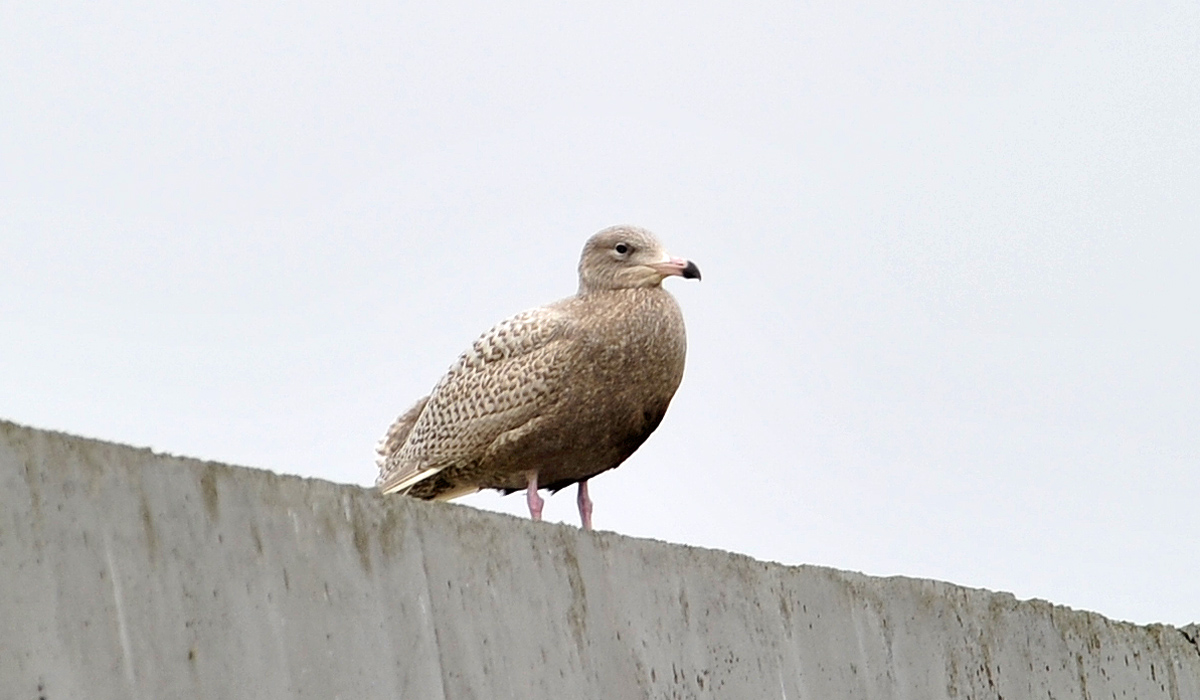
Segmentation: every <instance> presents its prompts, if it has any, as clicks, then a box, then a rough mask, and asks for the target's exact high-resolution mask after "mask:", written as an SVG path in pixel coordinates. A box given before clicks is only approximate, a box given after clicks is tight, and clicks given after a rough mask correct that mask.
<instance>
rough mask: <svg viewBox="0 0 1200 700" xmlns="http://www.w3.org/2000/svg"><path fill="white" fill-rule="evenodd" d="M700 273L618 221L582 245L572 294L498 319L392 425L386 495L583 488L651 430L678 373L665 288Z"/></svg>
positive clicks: (382, 475)
mask: <svg viewBox="0 0 1200 700" xmlns="http://www.w3.org/2000/svg"><path fill="white" fill-rule="evenodd" d="M671 275H679V276H681V277H684V278H688V279H700V270H699V268H697V267H696V265H695V263H692V262H690V261H688V260H683V259H680V258H673V257H671V256H670V255H668V254H667V252H666V251H665V250H664V249H663V247H662V245H661V244H660V243H659V242H658V240H657V239H655V238H654V236H653V234H651V233H650V232H649V231H646V230H644V229H640V228H636V227H633V226H614V227H612V228H606V229H604V230H603V231H600V232H599V233H597V234H596V235H594V236H592V237H591V238H590V239H588V242H587V244H585V245H584V247H583V254H582V255H581V256H580V258H579V291H578V292H577V293H576V294H575V296H572V297H568V298H566V299H563V300H561V301H557V302H555V303H553V304H550V305H549V306H543V307H541V308H537V309H532V310H530V311H525V312H522V313H519V314H517V315H515V316H512V317H511V318H508V319H505V320H503V321H501V322H500V323H498V324H497V325H496V326H495V327H493V328H492V329H491V330H489V331H488V332H486V333H484V334H483V335H482V336H480V338H479V339H478V340H476V341H475V343H474V344H473V345H472V346H471V347H470V348H469V349H468V350H467V351H466V352H464V353H463V354H462V355H461V356H460V357H459V358H458V361H457V362H456V363H454V366H452V367H451V368H450V371H449V372H447V373H446V376H444V377H442V380H441V381H440V382H438V384H437V386H435V387H434V388H433V391H432V392H430V394H429V396H426V397H425V398H423V399H421V400H420V401H417V403H416V404H415V405H414V406H413V407H412V408H410V409H408V410H407V411H405V412H404V413H403V414H402V415H401V416H400V417H399V418H397V419H396V421H395V422H394V423H392V426H391V427H390V428H388V431H387V434H386V435H384V436H383V439H382V440H380V442H379V446H378V447H377V448H376V451H377V452H378V453H379V456H378V459H377V462H378V464H379V479H378V480H377V481H376V484H377V485H378V487H379V489H380V490H381V491H382V492H383V493H396V492H399V493H405V494H408V495H410V496H414V497H416V498H423V499H427V500H429V499H435V500H449V499H451V498H456V497H458V496H465V495H466V494H469V493H474V492H475V491H478V490H480V489H500V490H502V491H504V492H506V493H512V492H513V491H519V490H521V489H525V490H526V499H527V500H528V503H529V515H530V517H531V518H533V519H534V520H541V517H542V503H543V501H542V498H541V497H540V496H539V495H538V488H539V487H540V488H547V489H550V490H551V491H552V492H556V491H558V490H559V489H562V488H565V487H567V486H570V485H571V484H575V483H578V484H579V496H578V503H579V517H580V520H581V521H582V523H583V528H584V529H586V530H590V529H591V528H592V502H591V499H589V498H588V492H587V482H588V479H590V478H592V477H593V476H595V475H597V474H599V473H600V472H603V471H607V470H609V469H612V468H613V467H616V466H617V465H619V464H621V462H624V461H625V459H626V458H628V457H629V455H631V454H633V452H634V450H636V449H637V448H638V447H640V446H641V444H642V443H643V442H645V440H646V438H648V437H650V433H652V432H654V429H655V428H657V427H658V424H659V423H660V422H661V421H662V419H663V415H664V414H665V413H666V411H667V406H668V405H669V404H670V403H671V397H673V396H674V395H675V390H676V389H677V388H679V382H680V380H681V379H682V378H683V363H684V355H685V354H686V350H687V341H686V338H685V336H684V330H683V315H682V314H681V313H680V311H679V305H678V304H677V303H676V302H675V298H674V297H672V296H671V295H670V294H669V293H667V291H666V290H664V289H663V288H662V281H663V280H664V279H665V278H667V277H670V276H671Z"/></svg>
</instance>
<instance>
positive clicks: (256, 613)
mask: <svg viewBox="0 0 1200 700" xmlns="http://www.w3.org/2000/svg"><path fill="white" fill-rule="evenodd" d="M0 587H2V590H3V595H2V597H0V699H4V700H7V698H14V699H21V700H34V699H44V700H59V699H64V700H65V699H74V698H120V699H122V700H125V699H127V698H134V699H137V698H203V699H208V698H213V699H216V698H322V699H328V698H355V699H359V698H443V697H444V698H481V699H482V698H488V699H492V698H520V699H525V698H555V699H558V698H605V699H613V698H615V699H621V698H913V699H921V700H924V699H927V698H928V699H935V698H997V699H998V698H1004V699H1005V700H1017V699H1019V698H1058V699H1066V698H1080V699H1084V698H1091V699H1097V700H1098V699H1101V698H1103V699H1108V698H1113V699H1124V698H1164V699H1165V698H1170V699H1172V700H1181V699H1182V700H1188V699H1192V700H1200V651H1198V650H1197V646H1196V644H1195V643H1194V642H1193V641H1191V640H1189V638H1188V636H1189V635H1190V636H1191V639H1195V633H1196V631H1197V630H1196V628H1195V627H1189V628H1188V629H1186V630H1183V631H1181V630H1178V629H1174V628H1172V627H1162V626H1152V627H1138V626H1135V625H1130V624H1124V623H1118V622H1112V621H1110V620H1107V619H1105V618H1103V617H1100V616H1099V615H1095V614H1091V613H1087V612H1077V611H1073V610H1069V609H1067V608H1062V607H1055V606H1052V605H1050V604H1048V603H1044V602H1038V601H1018V600H1016V599H1014V598H1013V597H1012V596H1010V595H1007V594H1002V593H991V592H988V591H983V590H974V589H966V588H960V587H958V586H953V585H950V584H946V583H940V582H936V581H922V580H916V579H906V578H888V579H881V578H872V577H869V576H863V575H860V574H855V573H848V572H843V571H834V570H831V569H824V568H819V567H812V566H801V567H785V566H779V565H776V564H764V563H762V562H758V561H754V560H752V559H749V558H746V557H743V556H738V555H734V554H728V553H725V552H717V551H708V550H702V549H694V548H690V547H681V546H676V545H669V544H663V543H661V542H652V541H644V540H635V539H629V538H626V537H621V536H619V535H614V534H608V533H595V534H588V533H583V532H580V531H579V530H577V529H576V528H574V527H569V526H557V525H543V524H534V523H530V522H528V521H524V520H518V519H514V518H510V517H507V516H503V515H495V514H491V513H484V512H479V511H475V510H472V509H469V508H463V507H457V506H453V505H446V504H429V503H419V502H414V501H411V500H410V499H406V498H402V497H391V498H381V497H379V496H377V495H376V494H375V493H374V492H372V491H369V490H364V489H360V488H356V487H351V486H339V485H336V484H331V483H327V482H323V481H315V480H306V479H300V478H295V477H286V476H279V475H276V474H271V473H268V472H263V471H257V470H253V469H242V468H236V467H229V466H224V465H220V464H213V463H206V462H200V461H196V460H191V459H182V458H177V457H170V456H166V455H160V454H155V453H153V452H150V451H148V450H139V449H134V448H130V447H125V446H121V445H113V444H108V443H103V442H97V441H93V440H85V439H81V438H75V437H70V436H66V435H61V434H57V433H48V432H43V431H38V430H32V429H28V428H23V427H20V426H16V425H13V424H10V423H0Z"/></svg>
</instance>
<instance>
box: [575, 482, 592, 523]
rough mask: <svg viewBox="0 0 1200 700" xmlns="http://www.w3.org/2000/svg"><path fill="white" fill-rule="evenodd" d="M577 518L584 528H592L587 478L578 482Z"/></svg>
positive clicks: (590, 500) (590, 501)
mask: <svg viewBox="0 0 1200 700" xmlns="http://www.w3.org/2000/svg"><path fill="white" fill-rule="evenodd" d="M576 500H577V501H578V502H579V520H580V521H581V522H582V523H583V529H584V530H591V529H592V499H590V498H588V493H587V479H584V480H583V481H581V482H579V498H578V499H576Z"/></svg>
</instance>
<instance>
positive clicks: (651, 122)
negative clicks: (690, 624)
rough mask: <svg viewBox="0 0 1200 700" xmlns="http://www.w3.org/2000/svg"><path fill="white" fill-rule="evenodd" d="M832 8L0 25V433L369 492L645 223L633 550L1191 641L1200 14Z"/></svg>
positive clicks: (88, 10)
mask: <svg viewBox="0 0 1200 700" xmlns="http://www.w3.org/2000/svg"><path fill="white" fill-rule="evenodd" d="M827 5H828V7H820V6H815V7H801V6H800V5H799V4H798V3H791V2H787V3H784V2H776V3H757V4H754V5H751V6H748V5H746V4H744V3H743V4H740V5H731V4H728V3H675V4H671V3H645V2H636V3H624V2H615V3H605V4H603V5H602V6H599V5H598V6H595V7H593V8H590V9H589V8H581V7H578V6H573V5H562V4H559V3H506V4H504V5H503V6H496V5H495V4H494V3H478V4H474V5H471V4H461V3H459V4H454V3H436V4H435V3H426V4H424V6H423V7H417V6H410V5H406V4H402V3H393V2H383V1H377V0H364V2H359V3H352V4H349V5H347V4H330V3H327V2H307V1H305V2H298V1H295V0H292V1H289V2H272V3H257V4H254V3H252V4H250V5H247V4H246V3H242V2H237V3H235V2H214V3H204V4H202V5H184V4H172V3H165V4H164V3H149V4H147V3H135V2H107V3H92V2H61V3H18V4H13V3H9V4H6V5H5V6H4V7H3V8H2V9H0V58H2V60H0V94H3V99H2V100H0V244H2V248H0V250H2V253H3V254H2V255H0V416H3V417H4V418H8V419H11V420H15V421H18V422H21V423H26V424H30V425H34V426H38V427H46V428H54V429H60V430H66V431H69V432H74V433H80V434H84V435H88V436H94V437H100V438H104V439H109V440H115V441H119V442H127V443H132V444H135V445H148V446H151V447H154V448H155V449H157V450H162V451H167V452H172V453H177V454H185V455H190V456H196V457H201V458H205V459H214V460H220V461H227V462H233V463H238V464H245V465H251V466H258V467H265V468H268V469H273V470H277V471H282V472H289V473H297V474H303V475H308V476H318V477H321V478H326V479H332V480H334V481H340V482H350V483H358V484H364V485H366V484H371V483H372V482H373V479H374V476H375V469H374V465H373V461H372V460H373V447H374V444H375V441H376V440H377V439H378V437H379V436H380V435H381V434H382V433H383V431H384V429H385V428H386V427H387V425H388V423H389V422H390V421H391V420H392V418H394V417H395V415H396V414H397V413H398V412H400V411H402V410H404V409H405V408H407V407H408V406H409V405H410V404H411V402H412V401H413V400H415V399H416V398H418V397H419V396H422V395H423V394H425V393H426V392H428V390H429V389H430V388H431V387H432V386H433V384H434V383H435V382H436V381H437V379H438V378H439V377H440V376H441V374H442V372H443V371H445V369H446V368H447V367H448V366H449V365H450V363H451V362H452V361H453V360H454V358H455V356H456V355H457V354H458V353H459V352H460V351H461V350H462V349H463V348H465V347H466V346H467V344H469V343H470V342H471V341H472V340H473V339H474V338H475V337H476V335H477V334H478V333H480V332H482V331H483V330H484V329H486V328H487V327H489V326H490V325H491V324H492V323H494V322H495V321H497V320H499V319H501V318H503V317H505V316H507V315H509V314H511V313H514V312H516V311H520V310H522V309H525V308H528V307H532V306H537V305H540V304H542V303H545V302H549V301H552V300H554V299H557V298H560V297H563V296H566V295H568V294H571V293H572V292H573V291H574V289H575V284H576V281H575V264H576V260H577V257H578V254H579V250H580V248H581V246H582V244H583V242H584V240H585V239H586V238H587V237H588V236H589V235H590V234H591V233H593V232H594V231H596V230H597V229H599V228H602V227H604V226H607V225H610V224H614V223H634V224H639V225H643V226H646V227H648V228H650V229H652V230H654V231H655V232H656V233H657V234H658V235H659V237H660V238H662V239H663V240H664V242H666V244H667V246H668V247H669V248H670V250H671V251H672V252H673V253H674V254H675V255H679V256H683V257H688V258H691V259H693V260H695V261H696V262H697V264H699V265H700V267H701V269H702V270H703V271H704V281H703V282H702V283H699V284H696V283H692V282H683V281H681V280H668V282H667V285H668V287H669V288H670V289H671V290H672V291H673V292H674V293H675V294H676V296H677V297H678V298H679V300H680V303H681V305H682V306H683V309H684V314H685V317H686V318H687V322H688V330H689V341H690V350H689V360H688V362H689V363H688V369H687V374H686V376H685V378H684V383H683V386H682V388H681V389H680V391H679V393H678V395H677V396H676V399H675V403H674V404H673V405H672V408H671V410H670V412H668V414H667V418H666V420H665V421H664V422H663V424H662V426H661V427H660V428H659V431H658V432H657V433H656V434H655V436H654V437H653V438H651V440H650V441H649V442H648V443H647V444H646V445H645V446H644V447H643V448H642V450H641V451H639V452H638V453H637V454H636V455H635V456H634V457H633V458H632V459H631V460H630V461H629V462H627V463H626V464H625V465H624V466H623V467H622V468H620V469H618V470H616V471H615V472H611V473H609V474H606V475H604V476H601V477H599V478H597V479H595V480H594V481H593V482H592V485H593V496H594V499H595V501H596V516H595V518H596V524H597V527H598V528H601V529H612V530H615V531H618V532H622V533H626V534H630V535H636V536H643V537H654V538H660V539H665V540H670V541H674V542H684V543H688V544H695V545H700V546H706V547H717V548H723V549H730V550H734V551H738V552H744V553H746V554H750V555H752V556H755V557H758V558H762V559H768V560H775V561H781V562H785V563H813V564H821V565H827V566H833V567H838V568H844V569H855V570H861V571H865V572H867V573H871V574H883V575H890V574H903V575H908V576H915V577H931V578H939V579H944V580H949V581H953V582H955V583H960V584H965V585H970V586H979V587H985V588H991V589H997V590H1007V591H1012V592H1014V593H1015V594H1017V595H1018V596H1021V597H1038V598H1045V599H1049V600H1051V601H1053V602H1056V603H1062V604H1066V605H1070V606H1072V607H1077V608H1087V609H1092V610H1096V611H1098V612H1101V613H1104V614H1106V615H1109V616H1112V617H1116V618H1122V619H1129V620H1134V621H1137V622H1151V621H1164V622H1169V623H1173V624H1185V623H1187V622H1190V621H1193V620H1200V594H1198V593H1197V590H1198V589H1197V583H1196V582H1197V581H1200V556H1198V555H1197V551H1198V546H1197V544H1196V543H1197V542H1200V508H1197V506H1196V504H1197V503H1198V502H1200V475H1198V474H1200V429H1198V428H1200V360H1198V355H1197V350H1198V349H1200V348H1198V345H1200V342H1198V341H1200V313H1198V311H1197V308H1198V306H1200V283H1198V282H1197V280H1196V270H1197V269H1198V268H1200V126H1198V125H1200V40H1198V39H1197V37H1200V5H1197V4H1196V3H1195V2H1191V1H1189V2H1177V3H1104V2H1099V3H1098V2H1077V3H1057V4H1055V3H1045V2H1025V3H1002V4H1000V5H994V4H987V5H985V4H983V3H951V2H940V3H938V2H935V3H928V2H926V3H919V6H914V7H908V8H903V7H899V6H898V5H896V4H895V3H857V4H851V3H828V4H827ZM463 502H464V503H467V504H470V505H475V506H478V507H484V508H493V509H499V510H505V511H508V512H513V513H522V514H523V513H524V502H523V499H521V498H519V497H508V498H500V497H498V496H495V495H479V496H474V497H471V498H468V499H464V500H463ZM547 513H548V514H549V516H550V517H551V518H552V519H562V520H566V521H567V522H571V523H575V522H576V520H577V518H576V515H575V512H574V502H573V493H563V494H560V495H559V496H557V497H555V498H553V499H550V501H549V503H548V509H547Z"/></svg>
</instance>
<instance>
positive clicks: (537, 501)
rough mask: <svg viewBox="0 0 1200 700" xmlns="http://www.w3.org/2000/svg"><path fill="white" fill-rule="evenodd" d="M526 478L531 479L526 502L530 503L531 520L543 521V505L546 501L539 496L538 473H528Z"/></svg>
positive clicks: (526, 493)
mask: <svg viewBox="0 0 1200 700" xmlns="http://www.w3.org/2000/svg"><path fill="white" fill-rule="evenodd" d="M525 478H527V479H529V488H528V489H527V490H526V491H525V500H526V502H528V503H529V518H530V519H531V520H541V519H542V504H543V503H545V501H543V500H542V497H541V496H539V495H538V492H537V491H538V489H537V472H533V471H531V472H526V473H525Z"/></svg>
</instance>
